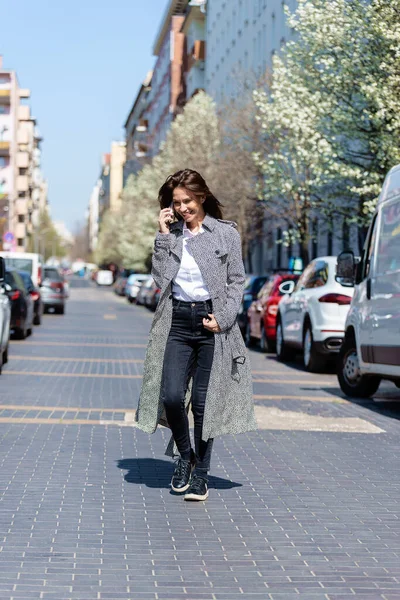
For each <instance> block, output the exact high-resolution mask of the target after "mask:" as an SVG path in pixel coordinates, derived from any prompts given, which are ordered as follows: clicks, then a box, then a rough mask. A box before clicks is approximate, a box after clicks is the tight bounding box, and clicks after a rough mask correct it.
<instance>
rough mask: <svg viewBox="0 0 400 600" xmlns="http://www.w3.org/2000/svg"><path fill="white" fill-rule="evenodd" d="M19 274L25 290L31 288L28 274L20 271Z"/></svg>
mask: <svg viewBox="0 0 400 600" xmlns="http://www.w3.org/2000/svg"><path fill="white" fill-rule="evenodd" d="M19 274H20V275H21V277H22V280H23V282H24V284H25V287H26V288H27V289H29V288H31V287H32V279H31V277H30V275H29V273H25V271H20V272H19Z"/></svg>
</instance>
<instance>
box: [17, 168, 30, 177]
mask: <svg viewBox="0 0 400 600" xmlns="http://www.w3.org/2000/svg"><path fill="white" fill-rule="evenodd" d="M19 174H20V175H27V174H28V169H27V168H26V167H21V168H20V170H19Z"/></svg>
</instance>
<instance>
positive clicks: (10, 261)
mask: <svg viewBox="0 0 400 600" xmlns="http://www.w3.org/2000/svg"><path fill="white" fill-rule="evenodd" d="M5 261H6V266H7V267H12V268H13V269H16V270H17V271H26V273H29V275H32V269H33V261H32V259H30V258H9V257H6V258H5Z"/></svg>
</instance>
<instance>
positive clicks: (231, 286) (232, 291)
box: [214, 229, 246, 331]
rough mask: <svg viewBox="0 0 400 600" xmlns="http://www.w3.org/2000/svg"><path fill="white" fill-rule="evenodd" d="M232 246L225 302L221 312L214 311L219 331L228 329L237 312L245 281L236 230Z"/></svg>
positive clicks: (234, 230) (240, 245) (240, 247)
mask: <svg viewBox="0 0 400 600" xmlns="http://www.w3.org/2000/svg"><path fill="white" fill-rule="evenodd" d="M231 236H232V245H231V249H230V251H229V254H228V277H227V288H226V294H227V301H226V305H225V307H224V308H223V309H222V310H215V311H214V316H215V319H216V321H217V323H218V325H219V326H220V329H221V331H226V330H227V329H230V328H231V327H232V326H233V325H234V323H235V321H236V317H237V315H238V312H239V308H240V304H241V302H242V298H243V290H244V284H245V281H246V276H245V271H244V265H243V259H242V244H241V241H240V234H239V232H238V231H237V230H236V229H233V230H232V232H231Z"/></svg>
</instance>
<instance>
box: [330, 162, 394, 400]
mask: <svg viewBox="0 0 400 600" xmlns="http://www.w3.org/2000/svg"><path fill="white" fill-rule="evenodd" d="M337 279H338V281H339V282H340V283H341V284H342V285H344V286H346V288H347V289H348V290H349V292H350V291H352V290H353V289H354V297H353V300H352V302H351V306H350V310H349V313H348V315H347V319H346V324H345V337H344V342H343V345H342V347H341V350H340V356H339V362H338V379H339V383H340V387H341V389H342V391H343V392H344V393H345V394H346V395H347V396H350V397H359V398H368V397H370V396H372V395H373V394H375V392H376V391H377V389H378V387H379V384H380V381H381V379H386V380H390V381H393V382H394V383H395V384H396V386H397V387H400V165H397V166H396V167H394V168H393V169H392V170H391V171H389V173H388V175H387V177H386V179H385V182H384V184H383V188H382V191H381V194H380V196H379V199H378V203H377V208H376V212H375V215H374V217H373V219H372V222H371V225H370V227H369V231H368V235H367V238H366V242H365V245H364V249H363V252H362V256H361V260H356V259H355V257H354V254H353V252H351V251H346V252H342V253H341V254H340V255H339V257H338V264H337ZM347 286H349V287H347ZM353 286H354V288H353Z"/></svg>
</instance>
